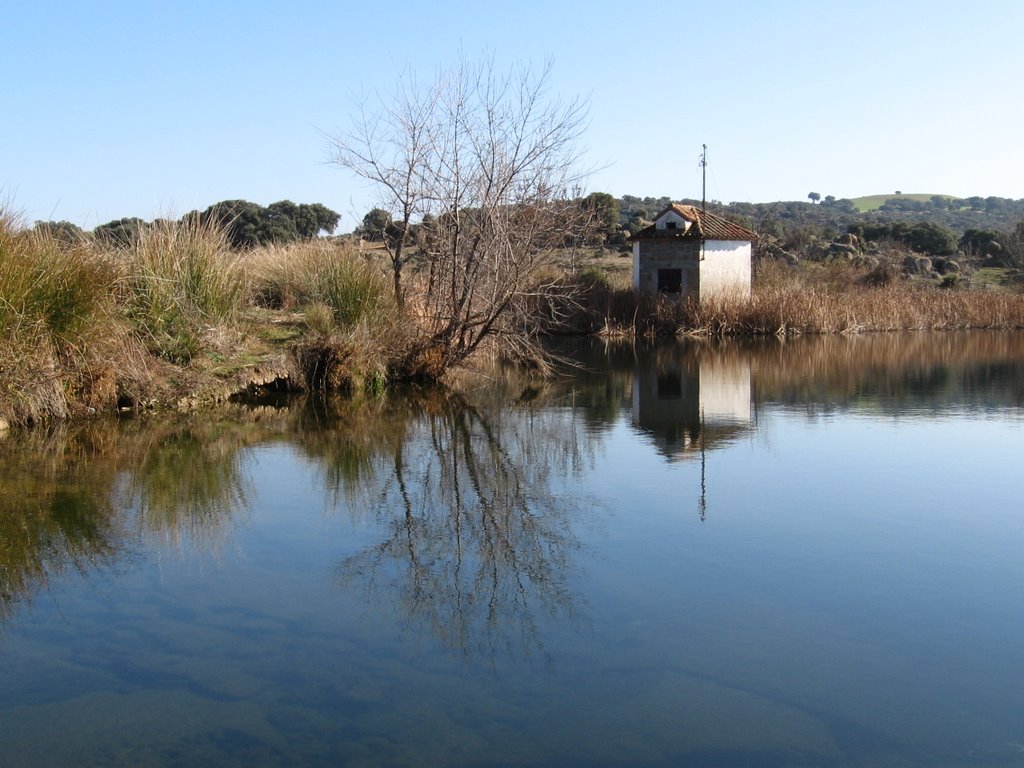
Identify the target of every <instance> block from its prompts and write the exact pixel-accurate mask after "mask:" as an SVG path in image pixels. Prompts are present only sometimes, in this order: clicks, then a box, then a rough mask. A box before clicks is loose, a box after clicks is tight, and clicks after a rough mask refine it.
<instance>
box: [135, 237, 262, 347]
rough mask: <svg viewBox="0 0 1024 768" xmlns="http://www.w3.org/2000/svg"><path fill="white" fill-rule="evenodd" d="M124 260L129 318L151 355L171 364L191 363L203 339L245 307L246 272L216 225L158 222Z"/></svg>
mask: <svg viewBox="0 0 1024 768" xmlns="http://www.w3.org/2000/svg"><path fill="white" fill-rule="evenodd" d="M120 256H121V258H122V260H123V262H124V269H125V275H126V278H125V287H126V290H125V295H124V301H125V305H126V310H127V313H128V316H129V317H130V318H131V319H132V321H133V322H134V324H135V326H136V328H137V329H138V330H139V332H140V333H141V334H142V336H143V337H144V339H145V340H146V343H147V346H148V347H149V349H150V351H151V352H153V353H154V354H157V355H159V356H161V357H164V358H166V359H168V360H170V361H172V362H175V363H187V362H189V361H190V360H191V359H192V358H193V357H194V356H195V355H196V354H197V353H198V352H199V350H200V349H201V348H202V343H203V338H204V336H205V335H206V334H207V333H208V332H209V331H210V330H212V329H214V328H216V327H217V326H218V325H230V324H231V323H232V321H233V320H234V319H235V318H236V316H237V314H238V312H239V311H240V310H241V309H242V307H243V305H244V301H245V299H246V295H247V290H246V285H245V280H244V272H243V270H242V269H241V265H240V263H239V258H238V257H237V255H236V254H234V253H233V252H232V251H231V249H230V248H229V244H228V240H227V235H226V231H225V230H224V229H223V228H222V227H218V226H217V225H216V224H213V223H203V222H200V221H199V220H198V218H191V219H190V218H186V219H184V220H182V221H180V222H175V221H168V220H158V221H156V222H154V223H153V224H151V225H148V226H146V227H143V228H142V229H141V230H140V232H139V237H138V240H137V241H136V242H135V243H134V244H133V245H132V246H130V247H128V248H126V249H124V250H123V251H122V252H121V253H120Z"/></svg>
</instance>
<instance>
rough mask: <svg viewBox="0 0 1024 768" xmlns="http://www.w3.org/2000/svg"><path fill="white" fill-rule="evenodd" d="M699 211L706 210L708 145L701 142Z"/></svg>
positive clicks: (704, 211) (705, 211) (703, 211)
mask: <svg viewBox="0 0 1024 768" xmlns="http://www.w3.org/2000/svg"><path fill="white" fill-rule="evenodd" d="M700 173H701V181H700V211H701V213H707V210H708V145H707V144H701V153H700Z"/></svg>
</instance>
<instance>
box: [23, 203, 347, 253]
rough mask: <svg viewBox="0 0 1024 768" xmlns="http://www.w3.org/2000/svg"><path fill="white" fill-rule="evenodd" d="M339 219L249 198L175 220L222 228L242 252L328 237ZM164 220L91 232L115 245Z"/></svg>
mask: <svg viewBox="0 0 1024 768" xmlns="http://www.w3.org/2000/svg"><path fill="white" fill-rule="evenodd" d="M340 218H341V216H340V215H339V214H338V213H336V212H335V211H332V210H331V209H330V208H328V207H327V206H325V205H322V204H321V203H293V202H292V201H291V200H279V201H278V202H276V203H271V204H270V205H267V206H262V205H259V204H258V203H253V202H250V201H248V200H223V201H221V202H219V203H214V204H213V205H211V206H209V207H207V208H206V209H205V210H202V211H189V212H188V213H186V214H185V215H184V216H182V217H181V219H179V220H178V221H180V222H182V223H189V222H195V223H198V224H200V225H203V226H209V225H214V226H218V227H223V228H224V231H225V233H226V235H227V239H228V242H229V243H231V246H232V247H233V248H237V249H239V250H246V249H249V248H256V247H259V246H262V245H271V244H278V245H283V244H287V243H292V242H297V241H300V240H311V239H313V238H315V237H318V236H320V235H321V233H327V234H331V233H333V232H334V230H335V229H336V228H337V226H338V221H339V219H340ZM162 223H166V221H165V220H161V219H154V220H153V221H145V220H144V219H140V218H137V217H130V218H122V219H114V220H112V221H108V222H106V223H105V224H100V225H99V226H97V227H96V228H94V229H93V230H92V231H91V234H92V235H93V236H94V237H96V238H97V239H98V240H100V241H102V242H105V243H107V244H109V245H112V246H115V247H128V246H131V245H134V244H135V243H136V242H138V239H139V234H140V233H141V232H143V231H144V230H145V229H146V228H147V227H151V226H154V225H159V224H162ZM35 227H36V229H38V230H41V231H46V232H48V233H49V234H51V235H53V236H54V237H57V238H59V239H63V240H76V239H78V238H81V237H83V236H85V235H86V231H85V230H83V229H82V228H81V227H79V226H77V225H76V224H73V223H71V222H69V221H37V222H36V223H35Z"/></svg>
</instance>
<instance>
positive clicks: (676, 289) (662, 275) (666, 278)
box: [658, 269, 683, 293]
mask: <svg viewBox="0 0 1024 768" xmlns="http://www.w3.org/2000/svg"><path fill="white" fill-rule="evenodd" d="M658 292H659V293H682V292H683V270H681V269H659V270H658Z"/></svg>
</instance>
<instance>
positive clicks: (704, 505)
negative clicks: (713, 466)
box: [700, 407, 708, 523]
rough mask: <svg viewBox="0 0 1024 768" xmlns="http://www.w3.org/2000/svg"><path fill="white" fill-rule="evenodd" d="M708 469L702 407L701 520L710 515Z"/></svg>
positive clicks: (701, 410) (702, 409) (702, 410)
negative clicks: (707, 482)
mask: <svg viewBox="0 0 1024 768" xmlns="http://www.w3.org/2000/svg"><path fill="white" fill-rule="evenodd" d="M706 469H707V454H706V453H705V452H704V408H703V407H702V408H701V409H700V521H701V522H702V523H703V522H704V520H705V519H707V516H708V489H707V485H706V484H705V482H704V479H705V477H706V474H705V470H706Z"/></svg>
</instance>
